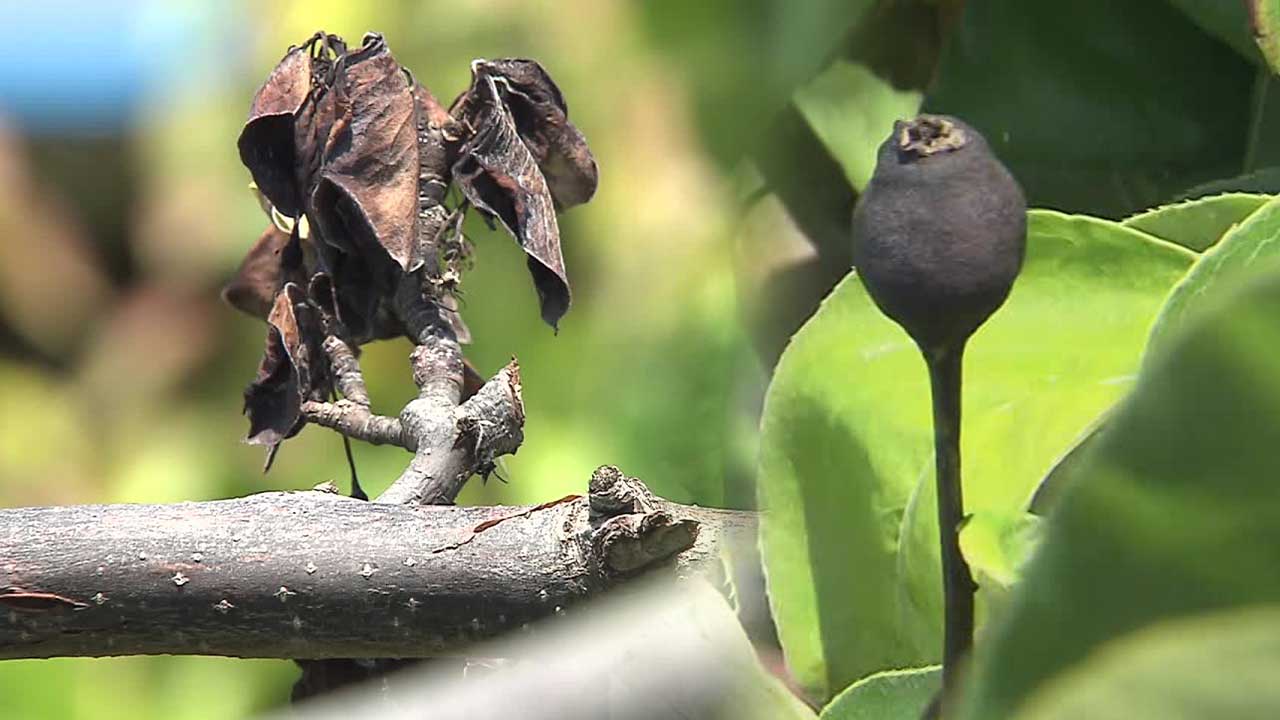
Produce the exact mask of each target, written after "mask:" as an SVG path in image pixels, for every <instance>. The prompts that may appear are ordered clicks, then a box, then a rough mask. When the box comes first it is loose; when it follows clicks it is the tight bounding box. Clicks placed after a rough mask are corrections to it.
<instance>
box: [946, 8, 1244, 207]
mask: <svg viewBox="0 0 1280 720" xmlns="http://www.w3.org/2000/svg"><path fill="white" fill-rule="evenodd" d="M1255 75H1256V67H1255V66H1254V65H1253V64H1252V63H1250V62H1249V61H1248V60H1246V59H1245V58H1243V57H1241V56H1240V55H1239V54H1237V53H1235V52H1233V51H1232V50H1231V48H1230V47H1228V46H1227V45H1225V44H1223V43H1221V42H1219V41H1218V40H1217V39H1215V38H1213V37H1211V36H1209V35H1207V34H1205V33H1204V32H1203V31H1201V30H1200V29H1199V28H1198V27H1196V25H1195V24H1194V23H1193V22H1192V21H1191V20H1190V19H1189V18H1187V17H1186V16H1185V15H1183V14H1182V13H1181V12H1179V11H1178V10H1176V9H1175V8H1174V7H1172V6H1171V5H1170V4H1169V3H1168V2H1167V0H1125V1H1124V2H1115V0H1075V1H1074V2H1027V1H1026V0H987V1H986V2H969V3H967V4H966V5H965V10H964V17H963V18H962V20H961V22H960V27H959V29H958V30H957V31H956V32H955V33H954V34H953V35H952V38H951V42H950V43H949V44H948V46H947V49H946V52H945V53H944V55H943V59H942V62H941V64H940V66H939V75H938V80H937V83H936V84H935V85H934V87H933V89H932V91H931V92H930V93H929V95H928V96H927V98H926V100H925V107H926V109H928V110H929V111H931V112H943V113H948V114H952V115H958V116H960V117H962V118H964V119H965V120H967V121H969V122H970V123H971V124H973V125H974V126H975V127H977V128H978V129H979V130H981V131H982V132H983V134H984V135H986V137H987V139H988V140H989V141H990V142H991V146H992V148H993V149H994V150H995V152H996V153H997V154H998V155H999V156H1000V158H1001V159H1002V160H1004V161H1005V162H1006V163H1007V164H1008V165H1009V167H1010V169H1011V170H1012V171H1013V174H1014V175H1015V176H1016V177H1017V178H1018V179H1019V180H1020V181H1021V182H1022V184H1023V186H1024V187H1025V188H1026V190H1027V197H1028V200H1029V201H1030V202H1031V204H1033V205H1037V206H1047V207H1054V208H1057V209H1060V210H1069V211H1078V212H1089V213H1093V214H1099V215H1107V216H1111V217H1122V216H1125V215H1129V214H1131V213H1133V212H1135V211H1137V210H1140V209H1142V208H1147V207H1152V206H1155V205H1158V204H1160V203H1162V202H1166V201H1168V200H1169V199H1170V198H1172V197H1174V196H1175V195H1176V194H1177V193H1179V192H1180V191H1182V190H1183V189H1185V188H1188V187H1191V186H1193V185H1197V184H1200V183H1203V182H1206V181H1208V180H1212V179H1214V178H1219V177H1226V176H1230V175H1235V174H1237V173H1239V172H1240V171H1241V170H1242V168H1244V159H1245V154H1246V145H1247V136H1248V132H1247V131H1248V128H1249V123H1250V117H1251V114H1250V110H1251V100H1252V98H1253V92H1254V82H1255ZM1171 78H1176V80H1171ZM1244 169H1251V168H1244Z"/></svg>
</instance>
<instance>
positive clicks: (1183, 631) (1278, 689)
mask: <svg viewBox="0 0 1280 720" xmlns="http://www.w3.org/2000/svg"><path fill="white" fill-rule="evenodd" d="M1278 676H1280V607H1277V606H1274V605H1269V606H1265V607H1262V608H1251V609H1248V610H1236V611H1228V612H1223V613H1211V614H1206V615H1195V616H1193V617H1191V618H1189V619H1185V620H1177V621H1172V622H1164V623H1159V624H1157V625H1155V626H1153V627H1151V628H1148V629H1145V630H1141V631H1138V632H1136V633H1133V634H1131V635H1126V636H1125V637H1123V638H1120V639H1119V640H1116V641H1113V642H1111V643H1109V644H1108V645H1106V646H1104V647H1103V648H1102V650H1100V651H1099V652H1098V653H1097V654H1096V655H1094V656H1092V657H1090V658H1089V659H1088V660H1087V661H1086V662H1085V663H1084V664H1082V665H1081V666H1080V667H1078V668H1076V669H1074V670H1071V671H1069V672H1066V673H1064V674H1063V675H1062V676H1061V677H1060V678H1058V679H1056V680H1055V681H1054V682H1053V683H1051V684H1050V685H1048V686H1046V687H1045V689H1044V690H1043V691H1041V692H1038V693H1036V695H1035V696H1034V697H1032V698H1031V700H1030V701H1028V703H1027V706H1026V709H1025V710H1023V711H1022V712H1020V713H1019V714H1018V716H1017V717H1018V720H1079V719H1080V718H1089V720H1133V719H1134V718H1160V720H1200V719H1201V718H1231V719H1232V720H1271V719H1272V718H1274V717H1276V712H1277V709H1278V708H1280V683H1277V682H1276V677H1278Z"/></svg>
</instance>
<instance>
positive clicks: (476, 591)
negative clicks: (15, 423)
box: [0, 467, 755, 658]
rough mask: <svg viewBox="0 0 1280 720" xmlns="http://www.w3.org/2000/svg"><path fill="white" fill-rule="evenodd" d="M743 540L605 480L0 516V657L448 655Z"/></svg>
mask: <svg viewBox="0 0 1280 720" xmlns="http://www.w3.org/2000/svg"><path fill="white" fill-rule="evenodd" d="M754 535H755V516H754V514H752V513H744V512H734V511H726V510H708V509H702V508H696V507H688V506H683V505H677V504H673V503H669V502H667V501H665V500H662V499H660V498H656V497H654V496H653V495H652V494H650V493H649V492H648V490H647V489H645V488H644V486H643V485H642V484H641V483H640V482H639V481H638V480H635V479H633V478H627V477H625V476H623V475H622V473H621V472H619V471H618V470H617V469H616V468H611V467H603V468H601V469H600V470H597V471H596V473H595V475H594V476H593V477H592V482H591V492H590V494H589V495H588V496H585V497H579V496H571V497H568V498H564V499H562V500H559V501H555V502H551V503H546V504H544V505H538V506H531V507H452V506H450V507H444V506H422V505H391V504H385V503H368V502H361V501H358V500H354V499H351V498H346V497H342V496H339V495H336V494H332V493H328V492H320V491H304V492H292V493H263V494H259V495H253V496H250V497H247V498H241V499H236V500H220V501H213V502H198V503H179V504H174V505H90V506H73V507H45V508H16V509H8V510H0V658H36V657H54V656H62V655H78V656H104V655H131V654H161V653H173V654H201V655H230V656H238V657H279V658H362V657H378V658H385V657H398V658H412V657H429V656H437V655H448V654H452V653H453V652H454V651H460V650H461V649H462V648H464V646H465V645H466V644H467V643H468V642H471V641H473V640H476V639H481V638H486V637H492V636H494V635H496V634H498V633H500V632H501V631H503V630H506V629H511V628H518V627H521V626H523V625H524V624H526V623H528V622H530V621H533V620H536V619H538V618H540V617H544V616H547V615H550V614H554V613H556V612H558V611H560V610H563V609H564V608H567V607H569V606H570V605H572V604H573V603H575V602H577V601H579V600H581V599H583V598H586V597H590V596H591V595H593V594H596V593H598V592H600V591H602V590H604V589H606V588H608V587H609V586H611V585H613V584H615V583H617V582H619V581H620V580H623V579H625V578H628V577H634V576H636V575H637V574H640V573H642V571H645V570H648V569H651V568H654V569H656V568H667V569H668V571H670V570H674V571H675V572H676V573H678V574H680V575H685V576H688V575H692V574H696V573H697V572H698V571H699V570H700V569H705V568H708V567H709V568H710V569H712V570H713V571H718V570H719V550H720V548H721V547H722V546H723V545H726V544H731V543H732V544H736V543H739V542H743V543H747V544H750V543H753V542H754ZM659 571H662V570H659Z"/></svg>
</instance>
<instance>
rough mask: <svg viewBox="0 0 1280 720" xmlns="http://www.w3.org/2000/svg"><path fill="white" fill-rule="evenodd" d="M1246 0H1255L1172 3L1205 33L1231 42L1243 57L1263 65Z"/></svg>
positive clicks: (1227, 42) (1188, 0)
mask: <svg viewBox="0 0 1280 720" xmlns="http://www.w3.org/2000/svg"><path fill="white" fill-rule="evenodd" d="M1247 2H1252V0H1245V2H1235V0H1229V1H1228V2H1222V0H1169V3H1170V4H1171V5H1173V6H1174V7H1176V8H1178V9H1179V10H1181V11H1182V12H1184V13H1186V15H1187V17H1189V18H1191V19H1192V20H1194V21H1195V23H1196V24H1197V25H1199V26H1200V27H1201V28H1202V29H1203V30H1204V31H1205V32H1207V33H1209V34H1210V35H1212V36H1214V37H1216V38H1218V39H1219V40H1221V41H1223V42H1225V43H1226V44H1228V45H1230V46H1231V48H1232V49H1233V50H1235V51H1236V52H1238V53H1240V54H1241V55H1243V56H1244V57H1247V58H1249V59H1250V60H1252V61H1254V62H1257V63H1259V64H1261V63H1262V53H1260V52H1259V51H1258V45H1257V44H1255V43H1254V41H1253V33H1252V32H1251V28H1250V23H1249V9H1248V7H1247V6H1246V3H1247Z"/></svg>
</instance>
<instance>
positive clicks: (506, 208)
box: [453, 63, 569, 327]
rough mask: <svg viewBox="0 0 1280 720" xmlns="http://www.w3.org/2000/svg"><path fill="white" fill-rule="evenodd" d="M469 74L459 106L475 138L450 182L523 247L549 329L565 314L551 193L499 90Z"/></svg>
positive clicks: (564, 280)
mask: <svg viewBox="0 0 1280 720" xmlns="http://www.w3.org/2000/svg"><path fill="white" fill-rule="evenodd" d="M473 70H474V72H475V74H474V77H473V85H472V88H471V90H470V91H468V93H469V95H470V96H471V97H470V98H469V99H468V101H467V102H466V103H464V104H463V107H464V108H465V109H466V110H467V111H468V113H469V116H467V117H465V118H464V119H465V121H466V122H467V124H468V125H470V126H471V127H472V128H474V130H475V134H474V135H473V136H472V137H471V139H470V140H468V141H467V143H466V144H465V145H464V146H463V148H462V151H461V152H460V157H459V158H458V161H457V162H456V163H455V164H454V166H453V178H454V181H455V182H456V183H457V184H458V186H459V187H460V188H461V189H462V192H463V194H464V195H466V198H467V200H469V201H470V202H471V204H472V205H474V206H475V207H476V209H478V210H480V211H481V212H482V213H484V215H485V217H486V218H489V219H490V220H493V219H496V220H497V221H498V222H500V223H501V224H502V226H503V227H504V228H506V230H507V232H509V233H511V235H512V236H513V237H515V239H516V241H517V242H519V243H520V246H521V247H522V248H524V251H525V254H526V255H528V256H529V258H528V265H529V272H530V274H531V275H532V276H533V284H534V287H535V288H536V289H537V291H538V300H539V301H540V305H541V308H542V319H543V320H545V321H546V322H547V324H549V325H551V326H552V327H555V326H556V325H557V323H559V321H560V318H561V317H563V316H564V314H565V312H566V311H567V310H568V309H569V279H568V277H567V276H566V274H565V269H564V257H563V256H562V255H561V252H560V228H559V225H558V224H557V222H556V214H555V207H554V203H553V201H552V199H551V193H550V191H549V190H548V188H547V183H546V180H545V179H544V178H543V176H542V171H541V170H539V169H538V165H537V162H536V161H535V160H534V157H533V154H532V153H531V152H530V151H529V148H528V146H526V145H525V144H524V141H523V140H521V138H520V135H519V133H518V132H517V131H516V124H515V118H514V117H512V115H511V111H510V110H509V109H508V107H507V104H506V102H505V99H504V96H503V90H501V89H500V88H499V86H498V84H497V81H496V80H495V79H494V77H492V76H490V75H486V74H484V72H483V68H482V66H481V65H480V64H479V63H477V64H476V65H475V66H473Z"/></svg>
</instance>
